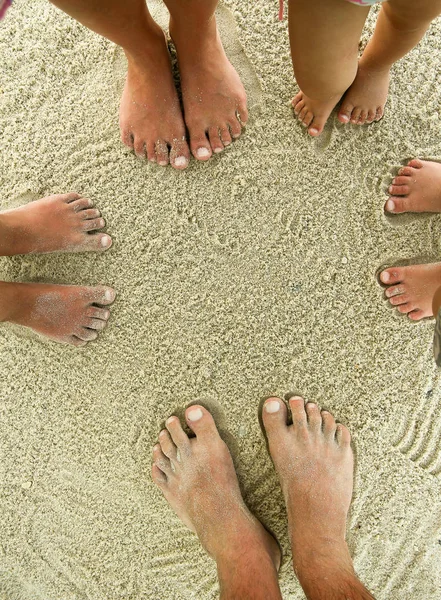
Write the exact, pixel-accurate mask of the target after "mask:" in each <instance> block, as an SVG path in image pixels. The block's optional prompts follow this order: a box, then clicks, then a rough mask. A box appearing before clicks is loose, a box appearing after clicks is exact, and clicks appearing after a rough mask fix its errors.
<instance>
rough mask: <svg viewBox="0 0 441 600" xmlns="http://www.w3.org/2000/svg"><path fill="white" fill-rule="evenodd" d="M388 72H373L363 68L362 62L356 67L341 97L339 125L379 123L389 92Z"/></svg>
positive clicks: (387, 70)
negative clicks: (349, 83) (354, 73)
mask: <svg viewBox="0 0 441 600" xmlns="http://www.w3.org/2000/svg"><path fill="white" fill-rule="evenodd" d="M389 79H390V71H389V69H386V70H374V69H367V68H365V67H363V65H362V60H361V61H360V64H359V65H358V71H357V75H356V77H355V79H354V81H353V83H352V85H351V87H350V88H349V89H348V91H347V92H346V93H345V95H344V96H343V100H342V103H341V106H340V110H339V111H338V119H339V121H340V122H341V123H349V122H350V123H352V124H353V125H365V124H369V123H372V122H373V121H379V120H380V119H381V118H382V117H383V114H384V105H385V104H386V99H387V94H388V91H389Z"/></svg>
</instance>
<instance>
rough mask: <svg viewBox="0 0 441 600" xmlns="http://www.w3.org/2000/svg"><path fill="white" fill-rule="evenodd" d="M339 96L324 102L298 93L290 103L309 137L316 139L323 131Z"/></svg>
mask: <svg viewBox="0 0 441 600" xmlns="http://www.w3.org/2000/svg"><path fill="white" fill-rule="evenodd" d="M340 98H341V96H334V97H332V98H330V99H329V100H327V101H326V102H323V101H318V100H313V99H312V98H309V97H308V96H307V95H306V94H304V93H303V92H302V91H300V92H299V93H298V94H297V95H296V96H295V97H294V98H293V99H292V101H291V104H292V107H293V108H294V113H295V114H296V115H297V118H298V120H299V121H300V122H301V124H302V125H303V126H304V127H307V128H308V133H309V135H312V137H317V136H318V135H320V134H321V132H322V131H323V127H324V126H325V123H326V121H327V120H328V118H329V115H330V114H331V112H332V111H333V110H334V107H335V105H336V104H337V102H338V101H339V100H340Z"/></svg>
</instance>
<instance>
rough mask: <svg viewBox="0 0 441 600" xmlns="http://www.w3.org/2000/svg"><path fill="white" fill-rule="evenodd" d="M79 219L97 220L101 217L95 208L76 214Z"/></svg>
mask: <svg viewBox="0 0 441 600" xmlns="http://www.w3.org/2000/svg"><path fill="white" fill-rule="evenodd" d="M78 217H79V218H80V219H84V220H85V219H98V218H99V217H101V213H100V211H99V210H98V209H97V208H86V209H84V210H80V211H79V212H78Z"/></svg>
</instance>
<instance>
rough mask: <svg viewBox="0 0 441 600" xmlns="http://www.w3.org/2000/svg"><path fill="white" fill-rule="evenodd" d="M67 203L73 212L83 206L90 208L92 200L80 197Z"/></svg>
mask: <svg viewBox="0 0 441 600" xmlns="http://www.w3.org/2000/svg"><path fill="white" fill-rule="evenodd" d="M69 204H70V206H71V207H72V208H73V209H74V211H75V212H79V211H80V210H84V209H85V208H92V206H93V202H92V200H89V198H80V199H79V200H74V201H73V202H69Z"/></svg>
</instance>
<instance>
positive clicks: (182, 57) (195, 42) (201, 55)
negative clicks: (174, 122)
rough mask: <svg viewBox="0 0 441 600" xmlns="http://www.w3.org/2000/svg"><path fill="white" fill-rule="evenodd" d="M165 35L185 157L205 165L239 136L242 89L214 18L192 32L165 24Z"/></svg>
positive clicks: (244, 105) (243, 115) (243, 101)
mask: <svg viewBox="0 0 441 600" xmlns="http://www.w3.org/2000/svg"><path fill="white" fill-rule="evenodd" d="M170 35H171V37H172V39H173V43H174V44H175V46H176V51H177V56H178V63H179V72H180V78H181V89H182V99H183V104H184V120H185V124H186V127H187V129H188V135H189V139H190V148H191V152H192V154H193V156H194V157H195V158H196V159H198V160H202V161H204V160H208V159H209V158H210V157H211V156H212V154H213V153H215V154H218V153H220V152H222V150H223V149H224V148H225V147H227V146H228V145H229V144H231V142H232V140H233V139H236V138H238V137H239V136H240V134H241V131H242V125H245V124H246V122H247V120H248V111H247V98H246V93H245V89H244V87H243V85H242V82H241V80H240V78H239V75H238V74H237V72H236V70H235V69H234V67H233V65H232V64H231V63H230V61H229V60H228V58H227V56H226V54H225V51H224V48H223V46H222V42H221V39H220V36H219V32H218V30H217V26H216V21H215V19H214V18H213V19H211V20H210V23H209V24H208V25H207V28H206V30H204V31H202V30H201V31H199V32H198V33H196V32H195V31H190V32H189V31H188V30H187V29H186V27H185V23H180V24H177V23H175V22H174V21H173V20H172V19H171V20H170Z"/></svg>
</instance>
